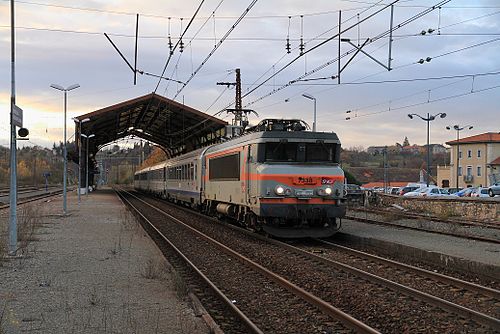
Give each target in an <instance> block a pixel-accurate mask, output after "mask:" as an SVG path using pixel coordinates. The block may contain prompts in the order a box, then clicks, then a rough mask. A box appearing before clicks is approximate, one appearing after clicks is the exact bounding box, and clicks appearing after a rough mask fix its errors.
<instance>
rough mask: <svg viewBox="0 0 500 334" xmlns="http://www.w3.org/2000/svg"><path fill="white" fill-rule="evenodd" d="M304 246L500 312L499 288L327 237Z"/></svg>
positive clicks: (442, 295) (479, 308) (444, 296)
mask: <svg viewBox="0 0 500 334" xmlns="http://www.w3.org/2000/svg"><path fill="white" fill-rule="evenodd" d="M300 248H301V249H303V250H305V251H308V252H315V253H319V254H321V256H322V257H325V258H328V259H335V261H340V262H342V263H346V264H349V265H352V266H353V267H356V268H358V269H361V270H363V271H365V272H369V273H372V274H375V275H377V276H381V277H384V278H386V279H390V280H392V281H394V282H397V283H398V284H402V285H406V286H408V287H411V288H413V289H416V290H419V291H424V292H427V293H431V294H432V295H434V296H438V297H439V298H441V299H444V300H448V301H450V302H453V303H454V304H457V305H461V306H463V307H466V308H470V309H473V310H475V311H477V312H480V313H483V314H486V315H489V316H491V317H493V318H495V317H499V316H500V290H497V289H495V288H491V287H486V286H483V285H479V284H476V283H472V282H468V281H464V280H462V279H459V278H456V277H452V276H448V275H444V274H440V273H437V272H434V271H430V270H426V269H422V268H419V267H415V266H412V265H409V264H406V263H401V262H398V261H394V260H390V259H386V258H383V257H380V256H377V255H373V254H369V253H366V252H362V251H359V250H356V249H353V248H350V247H346V246H342V245H338V244H335V243H333V242H330V241H326V240H321V239H315V240H314V241H313V244H311V245H302V246H301V247H300Z"/></svg>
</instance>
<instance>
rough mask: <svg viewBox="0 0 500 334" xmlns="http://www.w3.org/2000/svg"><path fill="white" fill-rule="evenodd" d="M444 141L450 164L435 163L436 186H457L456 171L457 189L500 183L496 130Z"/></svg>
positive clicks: (499, 144)
mask: <svg viewBox="0 0 500 334" xmlns="http://www.w3.org/2000/svg"><path fill="white" fill-rule="evenodd" d="M446 144H447V145H450V146H451V158H450V165H449V166H438V170H437V171H438V175H437V181H438V186H442V187H453V188H454V187H457V173H458V187H460V188H466V187H479V186H483V187H488V186H490V185H492V184H493V183H495V182H500V132H487V133H482V134H479V135H475V136H470V137H465V138H460V139H458V140H453V141H449V142H446ZM457 155H458V159H457ZM457 160H458V164H457ZM457 167H458V168H457Z"/></svg>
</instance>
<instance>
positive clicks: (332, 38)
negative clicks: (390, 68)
mask: <svg viewBox="0 0 500 334" xmlns="http://www.w3.org/2000/svg"><path fill="white" fill-rule="evenodd" d="M398 1H399V0H395V1H392V2H391V3H390V4H388V5H385V6H384V7H383V8H381V9H379V10H377V11H375V12H374V13H372V14H370V15H368V16H367V17H365V18H363V19H361V20H360V21H359V23H355V24H353V25H350V26H349V27H347V28H345V29H343V30H342V31H340V32H339V33H337V34H335V35H333V36H331V37H329V38H327V39H326V40H324V41H322V42H320V43H318V44H316V45H314V46H313V47H311V48H309V49H308V50H305V51H304V52H303V53H302V54H299V55H298V56H296V57H295V58H293V59H292V60H291V61H289V62H288V63H287V64H285V65H284V66H282V67H281V68H280V69H279V70H278V71H276V73H274V74H272V75H271V76H269V77H268V78H267V79H265V80H264V81H262V82H261V83H260V84H258V85H256V86H255V87H254V88H252V89H250V90H249V91H248V92H246V93H245V94H244V95H243V98H244V97H246V96H248V95H250V94H251V93H253V92H254V91H256V90H257V89H259V88H260V87H261V86H262V85H263V84H265V83H266V82H268V81H269V80H271V79H272V78H273V77H274V76H276V75H278V74H280V73H281V72H283V71H284V70H285V69H287V68H288V67H290V66H291V65H292V64H293V63H295V62H296V61H297V60H298V59H300V58H301V57H303V56H305V55H306V54H308V53H310V52H312V51H314V50H316V49H318V48H320V47H322V46H323V45H325V44H327V43H328V42H330V41H332V40H334V39H335V38H336V37H339V36H340V35H341V34H343V33H345V32H347V31H349V30H351V29H352V28H354V27H356V26H357V25H358V24H361V23H363V22H365V21H367V20H369V19H370V18H372V17H373V16H375V15H377V14H378V13H380V12H382V11H383V10H385V9H387V8H389V7H390V6H391V5H393V4H395V3H397V2H398ZM448 1H451V0H445V1H443V2H448Z"/></svg>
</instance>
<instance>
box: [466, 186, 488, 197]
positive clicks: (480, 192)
mask: <svg viewBox="0 0 500 334" xmlns="http://www.w3.org/2000/svg"><path fill="white" fill-rule="evenodd" d="M488 190H489V189H488V188H484V187H478V188H475V189H474V190H473V191H472V192H471V194H470V197H490V195H489V194H488Z"/></svg>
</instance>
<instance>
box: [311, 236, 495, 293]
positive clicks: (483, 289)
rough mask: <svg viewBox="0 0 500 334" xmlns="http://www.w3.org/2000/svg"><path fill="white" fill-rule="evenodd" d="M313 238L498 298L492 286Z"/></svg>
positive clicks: (365, 256) (353, 252)
mask: <svg viewBox="0 0 500 334" xmlns="http://www.w3.org/2000/svg"><path fill="white" fill-rule="evenodd" d="M314 240H315V241H318V242H320V243H323V244H326V245H328V246H331V247H334V248H337V249H340V250H343V251H346V252H349V253H351V254H353V255H355V256H359V257H363V258H365V259H369V260H374V261H378V262H382V263H384V264H387V265H390V266H393V267H396V268H398V269H402V270H407V271H411V272H413V273H416V274H419V275H422V276H425V277H427V278H430V279H433V280H437V281H440V282H442V283H446V284H451V285H455V286H457V287H460V288H463V289H467V290H471V291H474V292H478V293H481V294H483V295H485V296H489V297H492V298H495V299H498V300H500V291H499V290H496V289H493V288H489V287H486V286H482V285H479V284H475V283H472V282H467V281H464V280H461V279H458V278H455V277H451V276H447V275H443V274H440V273H435V272H433V271H430V270H426V269H423V268H418V267H415V266H412V265H409V264H406V263H401V262H397V261H394V260H390V259H386V258H383V257H380V256H377V255H373V254H369V253H365V252H362V251H359V250H357V249H353V248H349V247H345V246H342V245H337V244H334V243H332V242H328V241H326V240H322V239H314Z"/></svg>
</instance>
